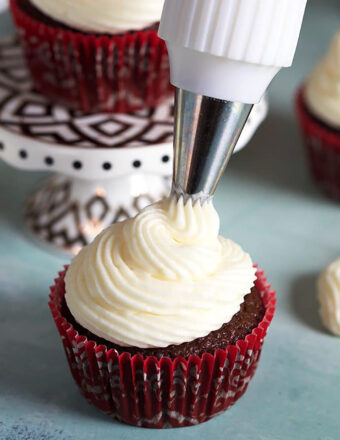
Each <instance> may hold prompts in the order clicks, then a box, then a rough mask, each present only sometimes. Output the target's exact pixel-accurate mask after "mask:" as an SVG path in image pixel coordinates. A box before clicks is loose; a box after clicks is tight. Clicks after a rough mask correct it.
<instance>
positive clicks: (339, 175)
mask: <svg viewBox="0 0 340 440" xmlns="http://www.w3.org/2000/svg"><path fill="white" fill-rule="evenodd" d="M296 111H297V114H298V116H299V121H300V126H301V130H302V135H303V141H304V146H305V149H306V152H307V157H308V159H309V164H310V169H311V172H312V175H313V177H314V178H315V180H316V182H317V183H318V184H319V185H320V187H321V188H322V189H323V190H324V192H326V193H327V194H328V195H329V196H331V197H332V198H334V199H337V200H338V201H340V133H337V132H336V131H335V130H332V128H330V127H328V126H327V125H326V124H324V123H323V122H321V121H318V120H317V118H316V117H314V116H313V115H312V114H311V113H310V112H309V111H308V109H307V107H306V105H305V102H304V96H303V87H301V88H300V89H299V91H298V93H297V95H296Z"/></svg>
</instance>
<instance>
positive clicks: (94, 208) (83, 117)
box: [0, 37, 267, 254]
mask: <svg viewBox="0 0 340 440" xmlns="http://www.w3.org/2000/svg"><path fill="white" fill-rule="evenodd" d="M266 114H267V102H266V100H263V101H261V102H260V103H259V104H258V105H256V106H255V107H254V110H253V112H252V113H251V116H250V118H249V121H248V123H247V126H246V128H245V130H244V132H243V133H242V136H241V139H240V141H239V143H238V145H237V148H236V150H237V151H238V150H240V149H241V148H243V147H244V146H245V145H246V144H247V142H248V141H249V140H250V138H251V137H252V136H253V134H254V132H255V131H256V129H257V127H258V126H259V125H260V123H261V122H262V121H263V119H264V118H265V116H266ZM172 132H173V99H172V98H171V99H168V100H167V101H166V102H164V103H163V104H162V105H161V106H159V107H157V108H154V109H146V110H142V111H138V112H135V113H133V114H105V113H101V114H82V113H79V112H75V111H72V110H68V109H65V108H64V107H61V106H59V105H56V104H54V103H51V102H50V101H48V100H47V99H46V98H45V97H43V96H42V95H41V94H39V93H38V92H37V91H35V90H33V88H32V84H31V81H30V78H29V74H28V72H27V70H26V67H25V62H24V59H23V56H22V52H21V49H20V45H19V42H18V40H17V39H16V38H15V37H13V38H8V39H5V40H1V41H0V157H1V158H2V159H3V160H4V161H6V162H7V163H9V164H11V165H12V166H14V167H17V168H21V169H24V170H30V171H38V170H39V171H51V172H53V173H54V174H53V176H52V177H50V178H49V179H48V180H46V181H45V182H44V183H43V184H42V185H41V186H40V187H39V188H38V189H37V191H36V192H35V193H34V194H33V195H32V196H31V197H30V198H29V200H28V201H27V205H26V209H25V219H26V222H27V225H28V227H29V229H30V231H31V232H32V233H33V235H34V237H35V238H38V239H39V240H40V241H41V242H44V243H45V244H48V245H50V247H52V248H53V249H59V250H62V251H66V252H71V253H72V254H76V253H77V252H78V251H79V250H80V249H81V248H82V247H83V246H84V245H86V244H87V243H89V242H90V241H92V240H93V238H94V237H95V236H96V235H97V234H98V233H99V232H100V231H101V230H102V229H103V228H105V227H107V226H108V225H110V224H111V223H114V222H117V221H121V220H124V219H125V218H127V217H131V216H134V215H135V214H136V213H137V212H138V211H139V210H140V209H142V208H143V207H145V206H146V205H148V204H150V203H152V202H153V201H156V200H158V199H160V198H161V197H163V196H165V195H167V194H168V193H169V189H170V182H171V174H172Z"/></svg>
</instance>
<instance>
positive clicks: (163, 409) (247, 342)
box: [49, 267, 276, 428]
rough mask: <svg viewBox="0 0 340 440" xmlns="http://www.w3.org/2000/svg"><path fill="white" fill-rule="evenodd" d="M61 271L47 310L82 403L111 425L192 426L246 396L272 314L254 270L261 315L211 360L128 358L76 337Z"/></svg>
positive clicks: (270, 295) (270, 299) (270, 297)
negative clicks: (242, 336)
mask: <svg viewBox="0 0 340 440" xmlns="http://www.w3.org/2000/svg"><path fill="white" fill-rule="evenodd" d="M66 270H67V267H66V268H65V271H63V272H60V273H59V277H58V278H57V279H56V280H55V284H54V286H53V287H52V288H51V294H50V303H49V306H50V309H51V311H52V315H53V318H54V320H55V323H56V325H57V328H58V331H59V333H60V336H61V339H62V342H63V345H64V349H65V353H66V356H67V359H68V362H69V366H70V369H71V373H72V375H73V378H74V380H75V381H76V383H77V385H78V386H79V388H80V390H81V391H82V393H83V394H84V395H85V397H86V398H87V399H88V400H89V401H90V402H91V403H92V404H93V405H95V406H96V407H98V408H99V409H101V410H102V411H104V412H105V413H107V414H108V415H110V416H112V417H114V418H115V419H117V420H119V421H121V422H124V423H128V424H131V425H136V426H143V427H148V428H169V427H183V426H190V425H196V424H198V423H202V422H205V421H206V420H209V419H210V418H212V417H214V416H216V415H218V414H220V413H222V412H224V411H225V410H226V409H227V408H229V407H230V406H231V405H233V404H234V403H235V402H236V401H237V400H238V399H239V398H240V397H241V396H242V395H243V394H244V392H245V391H246V389H247V387H248V383H249V381H250V379H251V378H252V377H253V375H254V373H255V370H256V367H257V364H258V361H259V358H260V354H261V349H262V344H263V340H264V337H265V336H266V333H267V329H268V327H269V324H270V322H271V320H272V318H273V315H274V312H275V303H276V299H275V292H273V291H272V290H271V288H270V285H269V284H268V283H267V282H266V278H265V277H264V275H263V272H262V271H260V270H258V272H257V280H256V282H255V284H256V286H257V288H258V290H259V292H260V293H261V296H262V300H263V303H264V306H265V308H266V311H265V315H264V318H263V320H262V321H261V323H260V324H259V325H258V326H257V328H255V329H254V330H253V331H252V332H251V334H249V335H248V336H247V337H246V338H245V339H243V340H239V341H238V342H237V343H236V345H229V346H227V347H226V349H225V350H217V351H215V353H214V355H212V354H209V353H205V354H204V355H203V356H201V357H199V356H190V357H189V358H188V359H185V358H183V357H177V358H175V359H173V360H171V359H169V358H162V359H160V360H158V359H156V358H155V357H151V356H149V357H146V358H143V356H141V355H135V356H133V357H131V355H130V354H128V353H118V352H117V351H116V350H113V349H111V350H107V348H106V347H105V346H103V345H97V344H96V343H95V342H94V341H89V340H87V338H86V337H85V336H82V335H80V334H78V333H77V332H76V331H75V330H74V328H73V326H72V325H71V324H70V323H69V322H67V320H66V319H65V318H64V317H63V316H62V313H61V310H62V304H63V301H64V295H65V285H64V276H65V272H66Z"/></svg>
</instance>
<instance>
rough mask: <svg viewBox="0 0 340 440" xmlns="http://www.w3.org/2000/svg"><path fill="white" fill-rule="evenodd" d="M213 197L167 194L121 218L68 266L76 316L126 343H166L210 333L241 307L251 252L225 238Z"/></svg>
mask: <svg viewBox="0 0 340 440" xmlns="http://www.w3.org/2000/svg"><path fill="white" fill-rule="evenodd" d="M218 232H219V217H218V215H217V213H216V211H215V209H214V207H213V204H212V201H207V202H205V203H203V204H200V203H199V202H197V203H195V204H193V203H192V202H191V201H190V200H189V201H188V202H187V203H186V204H184V202H183V200H182V199H180V200H177V199H176V198H169V199H165V200H163V201H161V202H159V203H156V204H154V205H151V206H149V207H147V208H145V209H144V210H143V211H142V212H141V213H140V214H138V215H137V216H136V217H135V218H134V219H128V220H126V221H124V222H122V223H116V224H114V225H112V226H111V227H109V228H108V229H106V230H105V231H104V232H103V233H102V234H100V235H99V236H98V237H97V238H96V240H95V241H94V242H93V243H92V244H90V245H89V246H87V247H85V248H84V249H83V250H82V251H81V252H80V253H79V254H78V256H77V257H75V259H74V260H73V262H72V264H71V266H70V267H69V269H68V271H67V274H66V278H65V282H66V295H65V299H66V302H67V305H68V308H69V309H70V311H71V313H72V315H73V316H74V318H75V320H76V321H77V322H78V323H79V324H80V325H81V326H83V327H85V328H86V329H88V330H89V331H91V332H92V333H94V334H95V335H97V336H98V337H101V338H104V339H105V340H107V341H111V342H113V343H115V344H118V345H120V346H122V347H129V346H134V347H140V348H150V347H167V346H169V345H171V344H181V343H184V342H190V341H192V340H194V339H196V338H199V337H203V336H206V335H208V334H209V333H210V332H211V331H214V330H217V329H219V328H220V327H221V326H222V325H223V324H224V323H226V322H229V321H230V320H231V319H232V317H233V316H234V315H235V314H236V313H237V312H238V311H239V310H240V305H241V304H242V303H243V301H244V297H245V295H247V294H248V293H249V292H250V290H251V288H252V286H253V284H254V280H255V278H256V277H255V269H254V267H253V264H252V261H251V258H250V257H249V255H248V254H247V253H245V252H244V251H243V250H242V249H241V248H240V246H238V245H237V244H235V243H234V242H232V241H231V240H229V239H226V238H223V237H220V236H219V235H218Z"/></svg>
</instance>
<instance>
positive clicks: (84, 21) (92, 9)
mask: <svg viewBox="0 0 340 440" xmlns="http://www.w3.org/2000/svg"><path fill="white" fill-rule="evenodd" d="M30 1H31V3H32V4H33V5H34V6H35V7H37V8H38V9H39V10H40V11H41V12H43V13H44V14H46V15H47V16H48V17H50V18H52V19H54V20H56V21H58V22H60V23H62V24H64V25H66V26H69V27H71V28H74V29H77V30H79V31H83V32H94V33H96V34H97V33H105V34H115V33H120V32H125V31H130V30H139V29H144V28H146V27H148V26H150V25H152V24H153V23H155V22H157V21H159V20H160V17H161V13H162V8H163V3H164V0H30Z"/></svg>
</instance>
